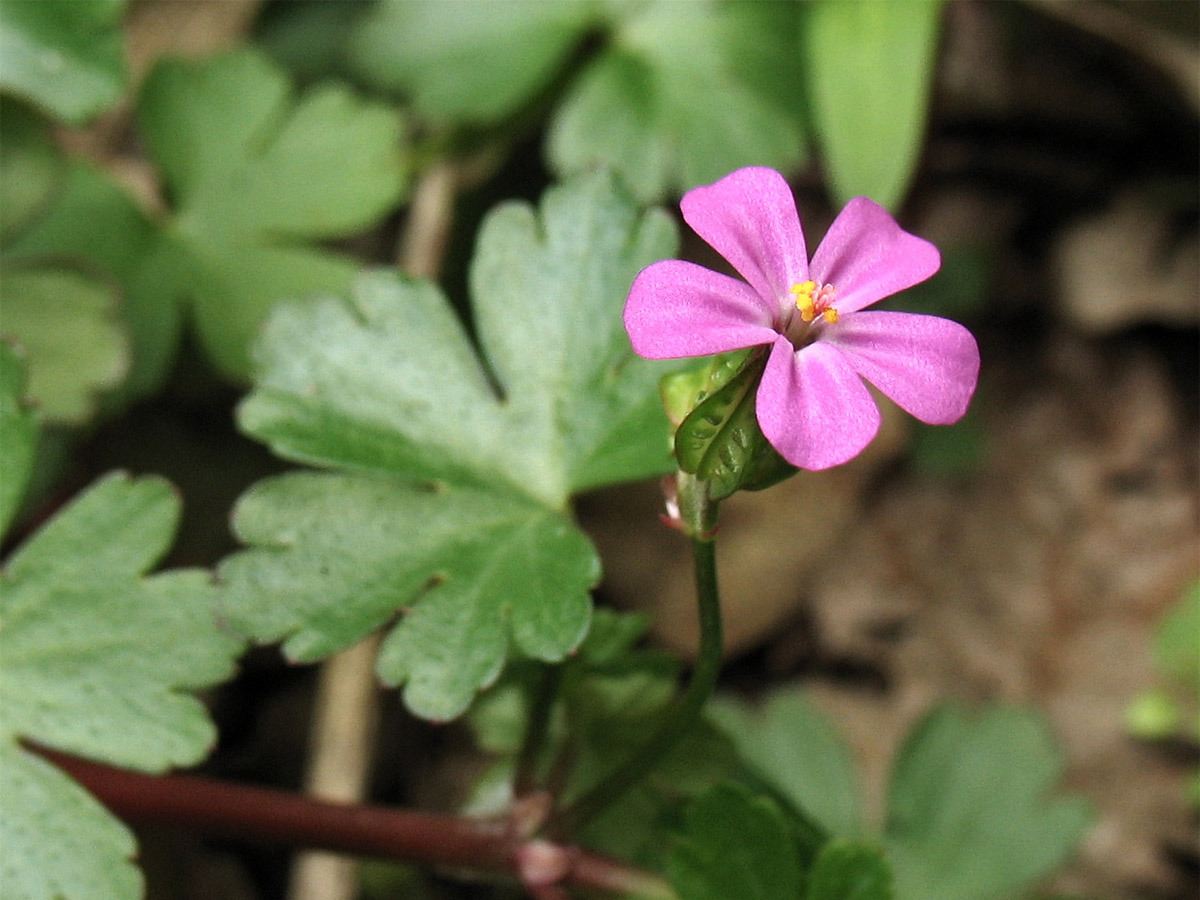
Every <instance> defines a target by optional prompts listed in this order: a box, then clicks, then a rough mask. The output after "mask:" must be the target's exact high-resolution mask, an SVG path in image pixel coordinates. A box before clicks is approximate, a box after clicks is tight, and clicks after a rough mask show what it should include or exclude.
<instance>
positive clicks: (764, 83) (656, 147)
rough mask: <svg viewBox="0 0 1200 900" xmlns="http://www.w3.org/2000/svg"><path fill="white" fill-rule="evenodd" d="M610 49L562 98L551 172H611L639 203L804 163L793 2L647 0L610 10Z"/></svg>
mask: <svg viewBox="0 0 1200 900" xmlns="http://www.w3.org/2000/svg"><path fill="white" fill-rule="evenodd" d="M612 18H613V19H614V21H613V24H612V34H611V36H610V37H609V46H608V48H607V49H606V50H605V52H603V53H601V54H600V55H599V56H597V58H596V59H595V60H593V61H592V62H591V63H590V64H589V65H588V66H587V67H586V68H585V69H584V70H583V71H582V72H581V73H580V74H579V76H578V78H577V79H576V80H575V82H574V83H573V84H572V85H571V87H570V88H569V89H568V91H567V93H566V95H565V96H564V97H563V100H562V103H561V105H560V107H559V109H558V110H557V112H556V113H555V116H554V118H553V120H552V121H551V125H550V132H549V134H548V136H547V143H546V155H547V157H548V159H549V161H550V164H551V166H552V167H553V168H554V169H555V170H556V171H557V172H559V173H562V174H569V173H572V172H577V171H580V170H586V169H589V168H592V167H594V166H596V165H610V166H612V167H613V168H615V169H616V171H618V172H620V174H621V175H622V176H623V177H624V178H625V179H626V180H627V181H628V182H629V184H630V185H631V186H632V187H633V190H634V191H635V193H636V194H637V195H638V196H639V197H643V198H646V199H653V198H657V197H659V196H661V195H662V194H663V193H665V192H667V191H669V190H682V189H685V188H689V187H693V186H695V185H697V184H707V183H709V182H712V181H715V180H716V179H718V178H720V177H721V176H723V175H725V174H727V173H728V172H729V171H730V170H731V169H735V168H738V167H739V166H746V165H768V166H774V167H776V168H781V169H787V168H790V167H792V166H794V165H796V164H797V163H799V162H800V161H801V160H802V159H803V157H804V138H803V133H802V132H801V130H800V126H799V112H800V111H799V109H798V105H797V103H796V94H795V91H794V90H790V87H791V85H792V84H794V81H795V79H794V77H793V73H794V72H795V71H796V67H795V63H794V61H793V60H794V54H793V53H792V52H791V48H790V47H788V46H787V37H788V35H789V34H790V33H791V32H792V31H794V29H795V27H796V25H795V10H794V8H793V6H792V4H785V3H770V4H754V3H727V4H715V3H707V2H694V3H678V2H674V0H652V2H649V3H644V4H640V5H633V4H629V5H626V6H623V7H619V8H618V9H617V10H616V11H615V13H614V14H613V15H612Z"/></svg>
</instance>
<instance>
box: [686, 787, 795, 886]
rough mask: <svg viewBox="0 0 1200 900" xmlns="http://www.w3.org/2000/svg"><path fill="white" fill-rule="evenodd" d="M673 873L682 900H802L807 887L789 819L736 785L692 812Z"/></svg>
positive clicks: (713, 792)
mask: <svg viewBox="0 0 1200 900" xmlns="http://www.w3.org/2000/svg"><path fill="white" fill-rule="evenodd" d="M667 871H668V873H669V875H670V878H671V884H672V885H673V886H674V887H675V889H676V890H677V891H678V892H679V896H680V897H681V898H682V900H730V898H732V897H737V898H739V900H796V898H797V897H799V896H800V888H801V884H802V879H801V873H800V861H799V857H798V854H797V852H796V847H795V845H794V843H793V841H792V836H791V831H790V830H789V828H788V824H787V821H786V820H785V819H784V817H783V813H782V812H780V811H779V809H778V807H776V806H775V805H774V804H773V803H771V801H769V800H767V799H766V798H764V797H756V796H754V795H752V794H751V793H750V792H749V791H747V790H746V789H745V788H743V787H740V786H738V785H734V784H721V785H717V786H716V787H713V788H710V789H709V790H708V791H706V792H705V793H704V794H702V795H701V796H700V797H698V798H697V799H696V800H694V801H693V802H692V803H691V804H690V805H689V806H688V808H687V810H686V812H685V813H684V823H683V829H682V833H681V834H680V836H679V839H678V842H677V843H676V844H675V846H674V847H672V849H671V854H670V856H669V858H668V865H667Z"/></svg>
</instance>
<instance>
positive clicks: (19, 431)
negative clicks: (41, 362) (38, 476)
mask: <svg viewBox="0 0 1200 900" xmlns="http://www.w3.org/2000/svg"><path fill="white" fill-rule="evenodd" d="M37 437H38V417H37V414H36V413H35V412H34V411H33V410H31V409H29V408H27V407H26V405H25V369H24V366H23V364H22V362H21V358H20V357H19V356H18V355H17V352H16V351H15V350H14V349H13V348H12V347H11V346H9V345H8V344H7V343H5V342H3V341H0V472H2V473H3V477H0V537H3V536H4V532H5V531H6V530H7V528H8V523H9V522H10V521H11V520H12V517H13V515H14V514H15V513H16V511H17V507H18V506H19V505H20V502H21V498H22V497H24V496H25V488H26V487H27V486H28V482H29V473H30V472H31V471H32V470H33V454H34V451H35V450H36V449H37Z"/></svg>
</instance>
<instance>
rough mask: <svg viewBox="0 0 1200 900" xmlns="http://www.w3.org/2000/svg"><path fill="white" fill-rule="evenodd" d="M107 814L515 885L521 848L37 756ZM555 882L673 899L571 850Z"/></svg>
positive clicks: (436, 824)
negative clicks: (486, 875)
mask: <svg viewBox="0 0 1200 900" xmlns="http://www.w3.org/2000/svg"><path fill="white" fill-rule="evenodd" d="M38 752H39V753H41V754H42V755H43V756H45V757H47V758H48V759H50V760H51V761H52V762H54V763H55V764H56V765H58V766H60V767H61V768H62V769H63V770H64V771H65V772H67V773H68V774H69V775H71V777H73V778H74V779H75V780H76V781H78V782H79V783H80V784H82V785H83V786H84V787H85V788H87V790H88V791H90V792H91V793H92V794H93V795H94V796H95V797H96V798H97V799H98V800H99V801H100V802H101V803H103V804H104V805H105V806H107V807H108V808H109V809H110V810H111V811H112V812H113V813H114V814H116V815H117V816H119V817H120V818H121V819H124V820H125V821H127V822H130V823H131V824H135V825H141V824H157V825H173V826H178V827H182V828H188V829H195V830H199V831H205V832H210V833H216V834H221V835H223V836H227V837H237V838H243V839H248V840H254V841H262V842H270V843H281V844H286V845H289V846H300V847H308V848H314V849H322V850H332V851H340V852H343V853H348V854H352V855H355V856H375V857H382V858H387V859H401V860H405V861H408V862H413V863H418V864H421V865H425V866H449V867H454V868H466V869H471V870H474V871H476V872H491V873H494V874H504V875H508V876H510V877H514V878H518V879H519V878H520V875H521V868H520V859H519V854H518V851H519V850H520V849H521V847H522V846H524V844H523V842H522V839H521V838H519V837H518V836H517V835H516V833H515V832H514V830H513V829H512V828H511V827H510V826H509V823H508V822H507V821H506V820H504V819H478V818H468V817H465V816H453V815H448V814H442V813H426V812H412V811H409V810H402V809H393V808H389V807H382V806H346V805H341V804H337V803H328V802H325V801H321V800H314V799H312V798H311V797H306V796H304V795H302V794H295V793H291V792H289V791H282V790H277V789H274V788H263V787H254V786H252V785H244V784H236V783H233V782H225V781H220V780H217V779H213V778H205V777H202V776H198V775H144V774H141V773H139V772H130V771H127V770H125V769H117V768H114V767H112V766H107V765H103V764H101V763H94V762H89V761H87V760H82V759H78V758H77V757H73V756H67V755H65V754H61V753H56V752H53V751H49V750H44V749H41V748H39V749H38ZM564 850H569V857H570V859H571V865H570V866H569V867H568V868H567V870H566V871H565V872H564V874H563V877H562V878H561V883H562V884H564V885H572V886H575V887H589V888H593V889H600V890H610V891H631V890H634V889H637V890H642V891H644V892H646V893H647V895H648V896H659V897H673V896H674V894H673V892H672V891H671V889H670V888H669V887H668V886H667V884H666V883H665V882H664V881H663V880H662V879H661V878H660V877H659V876H657V875H654V874H652V873H650V872H645V871H642V870H638V869H632V868H630V867H628V866H626V865H624V864H622V863H620V862H618V861H616V860H612V859H608V858H606V857H603V856H600V855H598V854H594V853H588V852H587V851H584V850H580V849H578V848H564Z"/></svg>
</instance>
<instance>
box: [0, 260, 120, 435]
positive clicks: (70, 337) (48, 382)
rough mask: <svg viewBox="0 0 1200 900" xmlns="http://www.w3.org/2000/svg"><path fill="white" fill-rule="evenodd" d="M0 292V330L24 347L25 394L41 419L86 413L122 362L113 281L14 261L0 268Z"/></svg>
mask: <svg viewBox="0 0 1200 900" xmlns="http://www.w3.org/2000/svg"><path fill="white" fill-rule="evenodd" d="M0 292H2V293H0V334H3V335H4V336H5V337H7V338H10V339H13V340H15V341H16V342H17V343H18V344H19V345H20V346H21V348H22V350H24V351H25V356H26V359H27V360H28V364H29V394H30V396H31V397H32V398H33V399H34V400H35V401H36V402H37V404H38V406H39V407H40V408H41V409H42V411H43V413H44V414H45V416H46V418H47V419H49V420H52V421H58V422H64V423H78V422H82V421H84V420H85V419H87V418H88V416H89V415H90V414H91V413H92V411H93V409H94V407H95V404H96V400H97V397H98V395H99V394H100V393H101V392H102V391H104V390H108V389H111V388H113V387H116V386H117V385H119V384H120V383H121V379H122V377H123V376H124V374H125V373H126V371H128V368H129V339H128V336H127V334H126V330H125V327H124V325H123V324H122V322H121V321H120V317H119V314H118V311H117V306H118V292H117V289H116V287H115V286H114V285H113V284H111V283H109V282H106V281H103V280H101V279H99V278H96V277H93V276H92V275H90V274H86V273H84V272H83V271H75V270H72V269H64V268H56V267H52V266H44V267H34V266H29V267H25V266H22V267H20V268H13V269H11V270H9V271H7V272H5V275H4V280H3V285H2V287H0Z"/></svg>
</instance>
